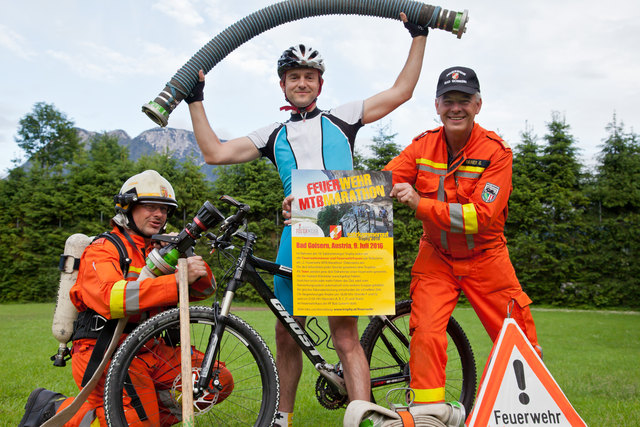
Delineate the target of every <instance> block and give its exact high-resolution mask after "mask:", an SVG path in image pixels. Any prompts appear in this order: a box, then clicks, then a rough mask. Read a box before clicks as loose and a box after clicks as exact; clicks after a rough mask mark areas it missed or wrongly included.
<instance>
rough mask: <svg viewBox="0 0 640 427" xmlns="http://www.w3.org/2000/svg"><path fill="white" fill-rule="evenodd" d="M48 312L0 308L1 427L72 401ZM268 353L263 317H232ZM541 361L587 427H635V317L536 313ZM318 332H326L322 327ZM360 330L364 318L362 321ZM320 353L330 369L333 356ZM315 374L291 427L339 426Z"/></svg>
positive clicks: (638, 415)
mask: <svg viewBox="0 0 640 427" xmlns="http://www.w3.org/2000/svg"><path fill="white" fill-rule="evenodd" d="M53 310H54V305H53V304H20V305H12V304H3V305H0V340H1V342H2V343H3V349H2V351H1V352H0V426H16V425H17V424H18V422H19V421H20V418H21V417H22V414H23V412H24V404H25V403H26V399H27V397H28V395H29V393H30V392H31V390H33V389H34V388H36V387H45V388H48V389H50V390H54V391H58V392H60V393H63V394H65V395H71V396H73V395H75V394H77V388H76V386H75V383H74V382H73V380H72V378H71V365H70V363H69V364H68V366H67V367H65V368H55V367H53V365H52V362H51V361H50V360H49V357H50V356H51V355H52V354H54V353H55V352H56V349H57V341H56V340H55V339H54V338H53V336H52V334H51V319H52V315H53ZM235 313H236V314H237V315H239V316H240V317H242V318H243V319H245V320H246V321H247V322H249V323H250V324H251V325H253V327H254V328H255V329H256V330H257V331H258V332H259V333H260V334H261V335H262V336H263V337H264V339H265V340H266V341H267V343H268V344H269V346H270V347H271V348H272V351H273V350H275V348H274V344H273V343H274V334H273V318H272V316H271V313H270V312H267V311H259V310H247V311H244V310H242V311H240V310H238V311H236V312H235ZM454 316H455V317H456V319H457V320H458V321H459V322H460V324H461V325H462V327H463V328H464V330H465V332H466V333H467V336H468V337H469V340H470V341H471V344H472V346H473V349H474V353H475V356H476V361H477V363H478V376H480V374H481V373H482V369H483V368H484V364H485V362H486V360H487V357H488V356H489V351H490V350H491V342H490V340H489V338H488V337H487V336H486V333H485V332H484V329H483V328H482V325H481V324H480V322H479V321H478V319H477V317H476V315H475V313H474V312H473V310H472V309H470V308H464V307H461V308H458V309H457V310H456V312H455V313H454ZM534 318H535V321H536V324H537V327H538V337H539V340H540V343H541V344H542V346H543V348H544V361H545V364H546V366H547V368H548V369H549V371H550V372H551V374H552V375H553V377H554V378H555V380H556V382H557V383H558V385H559V386H560V388H561V389H562V390H563V391H564V393H565V395H566V396H567V398H568V399H569V401H570V402H571V403H572V405H573V407H574V408H575V409H576V411H577V412H578V413H579V414H580V416H581V417H582V419H583V420H584V421H585V422H586V423H587V424H588V425H590V426H640V313H637V312H632V313H630V312H602V311H579V310H555V309H549V310H547V309H541V308H539V309H535V308H534ZM323 320H324V319H321V324H322V325H324V327H325V329H327V330H328V328H326V322H323ZM360 326H361V328H362V329H364V327H365V326H366V318H362V319H361V325H360ZM321 351H322V352H323V354H325V357H327V359H328V360H329V361H331V362H334V361H335V353H333V352H331V351H330V350H328V349H326V348H325V347H324V345H323V346H322V347H321ZM316 379H317V374H316V373H315V370H314V369H313V367H312V366H311V364H310V363H308V362H305V366H304V371H303V378H302V380H301V384H300V387H299V389H298V390H299V391H298V398H297V403H296V419H297V422H296V425H297V426H307V425H315V426H341V425H342V416H343V414H344V409H341V410H336V411H329V410H326V409H324V408H323V407H322V406H320V404H319V403H318V402H317V401H316V398H315V382H316Z"/></svg>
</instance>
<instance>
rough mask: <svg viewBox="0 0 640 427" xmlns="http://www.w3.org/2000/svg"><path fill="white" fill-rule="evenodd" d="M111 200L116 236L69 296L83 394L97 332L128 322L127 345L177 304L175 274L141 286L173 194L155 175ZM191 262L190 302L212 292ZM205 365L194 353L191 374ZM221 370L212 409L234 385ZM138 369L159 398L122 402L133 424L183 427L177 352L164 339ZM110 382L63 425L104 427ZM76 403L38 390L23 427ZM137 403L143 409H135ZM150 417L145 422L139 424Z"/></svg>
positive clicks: (141, 381)
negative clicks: (176, 389) (144, 324)
mask: <svg viewBox="0 0 640 427" xmlns="http://www.w3.org/2000/svg"><path fill="white" fill-rule="evenodd" d="M114 201H115V209H116V215H115V216H114V217H113V219H112V221H111V223H112V225H113V230H111V232H110V236H109V238H106V237H100V238H98V239H96V240H95V241H93V242H92V244H90V245H89V246H87V248H86V249H85V251H84V253H83V254H82V258H81V260H80V269H79V272H78V279H77V281H76V283H75V284H74V285H73V287H72V288H71V292H70V297H71V301H72V303H73V305H74V306H75V307H76V309H77V310H78V311H79V312H80V313H79V315H78V320H77V321H76V322H75V324H74V333H73V337H72V339H73V349H72V352H71V354H72V370H73V378H74V380H75V381H76V383H77V384H78V386H79V387H80V388H82V387H83V386H84V384H85V383H86V382H87V381H88V380H89V379H90V378H91V376H92V375H93V372H92V371H95V369H96V368H97V366H98V364H99V363H100V360H101V356H102V354H100V355H95V354H93V353H94V352H93V350H94V347H99V346H100V343H99V342H98V337H99V330H100V329H102V327H103V326H104V325H105V323H106V322H107V320H110V319H119V318H123V317H125V316H130V317H129V323H128V324H127V326H126V327H125V333H124V334H123V336H122V337H121V339H120V342H122V341H123V340H124V338H125V337H126V335H127V333H128V332H131V331H132V330H133V329H134V328H135V327H136V326H137V325H138V324H139V323H140V322H141V321H143V320H145V319H147V318H149V317H150V316H153V315H155V314H157V313H159V312H161V311H163V310H165V309H167V308H170V307H174V306H176V305H177V303H178V286H177V277H176V275H175V274H169V275H164V276H159V277H154V278H147V279H144V280H141V281H138V277H139V275H140V272H141V270H142V269H143V268H144V266H145V257H146V255H147V254H148V253H149V252H150V251H151V250H152V249H153V248H154V244H155V245H158V244H159V243H157V242H156V243H154V242H152V240H151V236H152V235H154V234H159V233H162V232H164V228H165V225H166V223H167V218H168V217H169V216H170V215H171V214H172V213H173V211H174V210H175V209H176V208H177V206H178V204H177V202H176V199H175V193H174V191H173V187H172V186H171V184H170V183H169V182H168V181H167V180H166V179H164V178H163V177H162V176H161V175H160V174H159V173H158V172H156V171H154V170H147V171H144V172H142V173H140V174H137V175H134V176H132V177H131V178H129V179H128V180H127V181H126V182H125V183H124V185H123V186H122V188H121V189H120V192H119V193H118V194H117V195H116V196H115V197H114ZM113 237H115V239H114V238H113ZM118 246H120V248H119V247H118ZM123 248H124V250H125V251H126V258H125V262H124V263H122V257H121V255H120V250H122V249H123ZM187 261H188V281H189V293H190V295H189V298H190V300H202V299H205V298H207V297H209V296H210V295H211V294H212V293H213V292H214V290H215V287H214V285H213V284H214V281H213V275H212V273H211V270H210V268H209V266H208V265H207V264H206V263H205V262H204V260H203V259H202V258H201V257H199V256H192V257H189V258H188V259H187ZM127 264H128V265H127ZM100 340H102V338H100ZM109 340H110V337H109ZM201 360H202V353H200V352H198V351H197V350H193V351H192V366H193V367H194V369H195V368H198V366H199V362H200V361H201ZM217 368H218V369H219V370H220V374H219V377H218V379H219V381H220V383H221V384H222V389H221V390H220V391H219V393H216V394H217V396H215V395H213V394H212V395H210V398H211V401H212V402H216V403H220V402H222V401H223V400H224V399H225V398H226V397H227V396H229V394H230V393H231V391H232V390H233V379H232V376H231V373H230V372H229V371H228V370H227V369H226V367H224V364H223V363H219V366H217ZM133 370H136V375H131V379H132V382H133V386H134V388H136V389H139V390H143V389H144V390H148V389H149V388H151V389H155V391H156V392H155V393H139V394H138V393H136V394H137V396H128V397H125V400H124V404H125V408H124V410H125V413H126V414H127V421H128V424H129V425H150V426H168V425H172V424H175V423H177V422H179V421H180V417H181V415H180V414H181V409H180V408H181V405H180V403H179V402H176V399H175V397H172V396H170V395H169V393H170V390H171V387H172V385H173V382H174V380H175V379H176V377H177V376H179V375H180V347H172V346H169V345H167V344H165V342H164V341H163V340H162V339H158V340H155V342H154V344H153V345H152V346H150V348H149V352H147V353H142V354H139V355H138V358H137V360H135V361H134V362H133V363H132V364H131V368H130V370H129V372H132V371H133ZM105 377H106V371H105V373H104V374H103V375H102V378H101V379H100V381H99V382H98V385H97V386H96V388H95V389H94V390H93V391H92V392H91V394H90V395H89V397H88V399H87V401H86V402H85V403H84V404H83V405H82V407H81V408H80V410H79V411H78V412H77V413H76V414H75V415H74V416H73V418H72V419H71V421H70V422H68V423H67V424H65V426H89V425H91V426H96V425H98V423H99V425H101V426H106V425H107V424H106V421H105V414H104V399H103V394H104V381H105ZM128 391H129V390H128ZM216 399H217V400H216ZM72 401H73V398H66V397H65V396H63V395H61V394H59V393H55V392H52V391H49V390H46V389H43V388H38V389H36V390H34V391H33V392H31V395H30V396H29V398H28V400H27V404H26V406H25V410H26V412H25V415H24V417H23V418H22V421H21V422H20V427H22V426H24V427H28V426H40V425H41V424H43V423H44V422H45V421H46V420H48V419H49V418H51V417H52V416H54V415H55V414H56V412H59V411H61V410H62V409H64V408H65V407H66V406H68V405H69V404H70V403H71V402H72ZM132 401H137V402H139V404H138V405H135V407H133V406H134V405H132V403H131V402H132ZM200 404H202V402H200ZM201 409H202V408H201ZM145 418H146V420H145V421H144V422H142V421H140V420H141V419H145Z"/></svg>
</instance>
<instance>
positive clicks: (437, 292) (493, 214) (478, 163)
mask: <svg viewBox="0 0 640 427" xmlns="http://www.w3.org/2000/svg"><path fill="white" fill-rule="evenodd" d="M435 107H436V111H437V113H438V115H439V116H440V119H441V120H442V126H441V127H438V128H436V129H433V130H429V131H426V132H424V133H423V134H421V135H419V136H418V137H416V138H415V139H414V140H413V141H412V143H411V144H410V145H409V146H408V147H407V148H406V149H405V150H404V151H402V153H401V154H400V155H398V156H397V157H396V158H394V159H393V160H392V161H391V162H389V164H387V166H386V167H385V170H390V171H393V183H394V187H393V190H392V192H391V196H392V197H395V198H396V199H397V200H398V201H400V202H401V203H404V204H406V205H407V206H409V207H411V208H412V209H414V210H415V212H416V213H415V215H416V218H418V219H419V220H421V221H422V223H423V235H422V238H421V239H420V247H419V252H418V256H417V258H416V261H415V263H414V266H413V269H412V272H411V273H412V281H411V287H410V294H411V298H412V300H413V304H412V309H411V318H410V331H411V335H412V337H411V358H410V369H411V388H412V389H413V390H414V391H415V393H416V399H415V401H416V402H420V403H432V402H442V401H444V399H445V390H444V385H445V366H446V363H447V352H446V348H447V335H446V328H447V323H448V321H449V317H450V316H451V313H452V312H453V309H454V308H455V305H456V303H457V301H458V298H459V296H460V292H461V291H462V292H464V294H465V296H466V297H467V299H468V300H469V302H470V303H471V305H472V306H473V308H474V310H475V311H476V313H477V314H478V317H479V318H480V320H481V322H482V324H483V326H484V327H485V329H486V331H487V333H488V334H489V336H490V337H491V339H492V340H495V339H496V338H497V336H498V333H499V332H500V329H501V327H502V323H503V321H504V319H505V318H506V317H507V316H511V317H512V318H514V319H515V320H516V321H517V322H518V325H519V326H520V328H521V329H522V330H523V331H524V333H525V335H526V336H527V338H528V339H529V341H530V342H531V344H532V345H533V346H534V347H535V348H536V349H537V351H538V352H539V354H540V355H542V350H541V348H540V347H539V346H538V340H537V336H536V328H535V325H534V322H533V317H532V316H531V312H530V310H529V304H531V299H529V297H528V296H527V294H526V293H525V292H524V291H523V290H522V287H521V286H520V283H519V282H518V279H517V277H516V274H515V271H514V268H513V266H512V264H511V261H510V259H509V252H508V250H507V244H506V243H507V242H506V239H505V236H504V225H505V221H506V219H507V202H508V200H509V195H510V194H511V190H512V186H511V165H512V153H511V148H510V147H509V146H508V145H507V143H506V142H504V141H503V140H502V138H500V137H499V136H498V135H497V134H495V133H494V132H491V131H488V130H485V129H483V128H482V127H480V126H479V125H478V124H477V123H475V116H476V115H477V114H478V113H479V112H480V109H481V107H482V98H481V96H480V83H479V81H478V77H477V75H476V73H475V72H474V71H473V70H472V69H470V68H467V67H451V68H448V69H446V70H444V71H443V72H442V73H441V74H440V78H439V79H438V85H437V90H436V100H435Z"/></svg>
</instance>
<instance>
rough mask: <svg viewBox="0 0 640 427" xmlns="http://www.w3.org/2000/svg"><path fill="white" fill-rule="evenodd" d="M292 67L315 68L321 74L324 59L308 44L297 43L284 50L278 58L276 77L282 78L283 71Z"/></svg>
mask: <svg viewBox="0 0 640 427" xmlns="http://www.w3.org/2000/svg"><path fill="white" fill-rule="evenodd" d="M294 68H315V69H316V70H318V71H320V75H322V74H323V73H324V61H323V60H322V56H320V52H318V51H317V50H315V49H314V48H312V47H310V46H305V45H303V44H299V45H296V46H291V47H290V48H289V49H287V50H285V51H284V52H283V53H282V55H281V56H280V59H278V77H280V78H282V76H284V73H286V72H287V71H289V70H292V69H294Z"/></svg>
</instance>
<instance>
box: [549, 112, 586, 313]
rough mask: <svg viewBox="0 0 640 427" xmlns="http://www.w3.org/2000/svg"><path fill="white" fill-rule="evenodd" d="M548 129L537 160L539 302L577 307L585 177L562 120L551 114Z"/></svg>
mask: <svg viewBox="0 0 640 427" xmlns="http://www.w3.org/2000/svg"><path fill="white" fill-rule="evenodd" d="M547 127H548V132H549V133H548V134H547V135H545V137H544V139H545V141H546V144H545V145H544V147H543V150H542V151H543V155H542V157H541V159H540V160H541V169H542V171H543V172H544V187H543V189H542V191H541V194H542V199H541V200H542V208H543V212H544V217H543V218H541V221H542V222H543V223H544V224H545V226H546V230H545V234H544V236H542V238H543V241H544V242H545V249H544V252H545V262H546V263H548V265H547V274H546V278H547V281H548V282H547V283H548V284H549V288H548V289H545V291H546V293H545V294H544V295H543V298H542V300H543V301H545V302H550V303H553V304H559V303H567V304H578V303H582V302H584V301H582V299H581V291H580V287H581V286H582V283H581V280H583V279H584V277H583V273H584V268H585V266H584V265H582V264H581V262H580V256H581V254H583V253H584V252H585V251H586V250H587V239H586V236H585V234H584V230H585V229H586V226H587V223H586V222H585V218H584V212H585V208H586V205H587V199H586V198H585V194H584V192H583V184H584V181H585V176H584V175H583V173H582V165H581V164H580V162H579V161H578V158H577V148H576V146H575V144H576V142H575V140H574V137H573V136H572V135H571V134H570V133H569V131H570V127H569V125H568V124H567V123H566V121H565V119H564V117H562V116H561V115H560V114H559V113H557V112H555V113H553V114H552V120H551V122H549V123H547ZM540 302H542V301H540Z"/></svg>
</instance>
